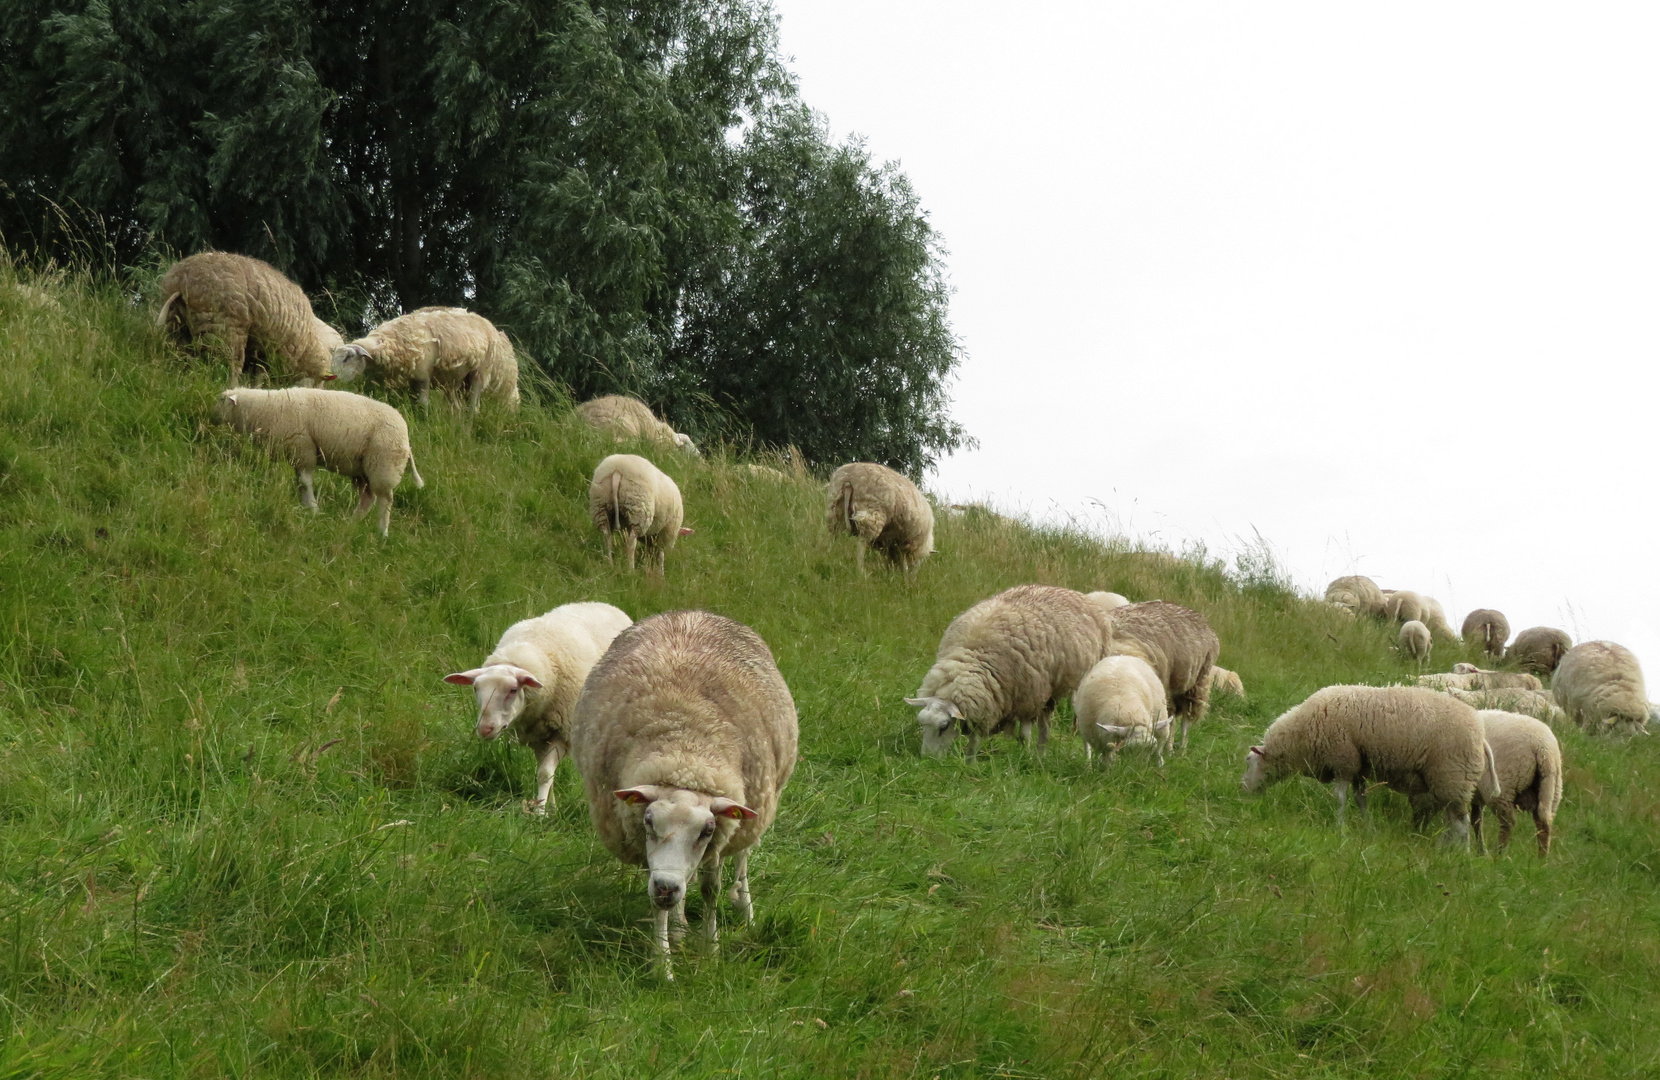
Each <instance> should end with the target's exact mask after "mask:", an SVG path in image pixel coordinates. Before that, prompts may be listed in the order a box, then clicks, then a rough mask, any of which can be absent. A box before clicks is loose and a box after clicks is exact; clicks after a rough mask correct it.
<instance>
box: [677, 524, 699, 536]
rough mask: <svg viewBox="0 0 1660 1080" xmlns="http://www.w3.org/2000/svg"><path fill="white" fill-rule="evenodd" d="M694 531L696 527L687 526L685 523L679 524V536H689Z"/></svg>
mask: <svg viewBox="0 0 1660 1080" xmlns="http://www.w3.org/2000/svg"><path fill="white" fill-rule="evenodd" d="M695 532H697V530H696V529H691V528H687V527H686V526H685V525H682V526H680V535H681V536H690V535H692V534H693V533H695Z"/></svg>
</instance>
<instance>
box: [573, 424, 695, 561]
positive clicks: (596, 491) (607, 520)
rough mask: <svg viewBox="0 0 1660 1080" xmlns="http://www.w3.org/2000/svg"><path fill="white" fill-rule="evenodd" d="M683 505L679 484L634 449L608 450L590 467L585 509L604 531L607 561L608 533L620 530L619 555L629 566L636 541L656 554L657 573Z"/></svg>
mask: <svg viewBox="0 0 1660 1080" xmlns="http://www.w3.org/2000/svg"><path fill="white" fill-rule="evenodd" d="M685 513H686V511H685V508H684V506H683V505H682V504H681V501H680V488H679V487H678V486H677V485H676V484H675V482H674V481H673V480H672V479H671V478H670V477H669V476H668V474H666V473H664V472H663V471H662V470H661V469H659V468H658V467H657V466H655V465H653V464H652V463H651V462H649V461H647V460H646V459H645V458H643V457H640V456H639V455H637V454H612V455H611V456H610V457H608V458H606V459H605V460H604V461H601V462H600V463H599V465H598V467H596V468H595V469H594V479H593V481H592V482H591V483H590V484H589V485H588V515H589V516H590V517H591V518H593V521H594V524H595V525H597V526H599V531H600V532H601V533H603V534H604V536H605V561H606V562H610V561H611V534H612V533H614V532H620V533H622V534H623V555H624V557H625V558H626V560H627V562H628V568H629V569H630V570H632V569H634V551H635V546H636V545H637V544H644V545H645V546H646V550H647V551H650V552H653V553H655V554H656V556H657V574H658V576H659V577H661V576H662V575H663V570H664V562H665V560H666V558H667V556H668V553H669V551H670V550H671V549H672V548H673V547H674V542H675V541H676V540H677V539H679V537H680V536H681V534H683V533H690V532H691V531H692V530H690V529H685V528H682V527H681V525H680V523H681V521H683V520H684V518H685Z"/></svg>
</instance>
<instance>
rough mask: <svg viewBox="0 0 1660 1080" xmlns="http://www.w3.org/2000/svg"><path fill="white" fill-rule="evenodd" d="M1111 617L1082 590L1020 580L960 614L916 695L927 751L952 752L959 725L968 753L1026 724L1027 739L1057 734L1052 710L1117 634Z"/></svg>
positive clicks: (1024, 738) (1023, 732)
mask: <svg viewBox="0 0 1660 1080" xmlns="http://www.w3.org/2000/svg"><path fill="white" fill-rule="evenodd" d="M1111 633H1112V631H1111V629H1110V628H1109V627H1108V625H1107V622H1106V616H1105V615H1104V614H1102V612H1101V610H1100V609H1099V608H1098V607H1096V606H1095V605H1094V604H1092V603H1090V602H1089V601H1088V600H1085V599H1084V597H1083V594H1082V593H1078V592H1074V591H1073V590H1071V589H1061V588H1056V587H1054V586H1051V585H1017V586H1015V587H1014V588H1012V589H1006V590H1004V591H1003V592H1000V593H998V594H997V595H996V596H993V597H991V598H989V599H986V600H982V601H980V602H979V603H978V604H975V605H974V606H973V607H971V608H969V609H968V610H967V611H965V612H963V613H962V614H961V615H958V616H957V617H956V618H955V619H953V620H952V622H951V625H950V626H948V627H946V629H945V633H944V634H943V635H942V636H941V638H940V644H939V650H938V652H937V653H936V654H935V660H934V666H933V667H932V668H930V669H929V670H928V674H927V675H926V676H924V677H923V680H922V686H921V688H920V689H918V690H917V692H916V696H915V697H909V698H906V699H905V703H906V704H907V705H911V706H914V707H916V708H917V709H918V710H919V711H918V713H917V718H916V720H917V726H918V727H919V728H921V730H922V752H923V753H924V754H927V755H930V756H935V757H937V756H939V755H942V754H944V753H945V752H946V750H947V749H948V748H949V747H950V746H951V743H952V741H953V740H955V739H956V737H957V732H958V731H959V730H961V731H962V732H963V733H964V734H966V735H967V736H968V757H969V758H970V759H972V758H974V757H975V755H976V754H978V753H979V750H980V740H981V739H982V738H985V737H987V736H989V735H992V734H995V733H996V732H998V731H1002V730H1004V729H1006V728H1009V727H1014V726H1018V728H1019V731H1020V741H1021V742H1022V743H1025V744H1028V745H1030V743H1031V736H1032V729H1033V727H1034V725H1035V726H1036V728H1037V746H1038V748H1039V749H1040V750H1041V749H1042V747H1043V746H1044V745H1045V744H1046V743H1047V742H1048V741H1049V715H1050V713H1051V712H1053V711H1054V708H1055V705H1056V704H1057V703H1058V702H1059V701H1060V700H1061V699H1062V698H1065V697H1067V696H1068V695H1069V694H1071V693H1072V691H1073V690H1075V689H1076V688H1077V686H1078V683H1079V682H1080V681H1081V680H1082V679H1083V677H1084V676H1085V675H1086V674H1088V673H1089V669H1090V668H1092V667H1094V666H1095V662H1096V661H1097V660H1100V659H1101V657H1102V656H1104V655H1105V654H1106V646H1107V643H1108V642H1109V641H1110V640H1111Z"/></svg>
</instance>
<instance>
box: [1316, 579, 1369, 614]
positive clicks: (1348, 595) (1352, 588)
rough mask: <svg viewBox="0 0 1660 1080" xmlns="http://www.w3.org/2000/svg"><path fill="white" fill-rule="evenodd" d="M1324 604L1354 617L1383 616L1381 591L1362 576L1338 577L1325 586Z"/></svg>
mask: <svg viewBox="0 0 1660 1080" xmlns="http://www.w3.org/2000/svg"><path fill="white" fill-rule="evenodd" d="M1326 602H1327V603H1330V604H1336V605H1338V606H1339V607H1342V608H1346V609H1348V610H1349V611H1350V612H1351V613H1353V614H1355V615H1371V616H1374V617H1377V616H1381V615H1382V614H1383V590H1381V589H1379V588H1378V583H1377V582H1375V581H1373V580H1372V579H1371V578H1369V577H1367V576H1365V575H1364V574H1350V575H1348V576H1347V577H1340V578H1338V579H1336V580H1335V581H1333V582H1332V583H1331V584H1330V585H1327V586H1326Z"/></svg>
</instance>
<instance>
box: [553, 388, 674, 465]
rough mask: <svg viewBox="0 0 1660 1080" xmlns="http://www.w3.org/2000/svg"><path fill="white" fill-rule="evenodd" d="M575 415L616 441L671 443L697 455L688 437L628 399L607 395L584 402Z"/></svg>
mask: <svg viewBox="0 0 1660 1080" xmlns="http://www.w3.org/2000/svg"><path fill="white" fill-rule="evenodd" d="M576 415H577V416H579V417H581V418H582V421H583V423H585V424H587V425H588V426H589V427H591V428H594V429H595V430H598V431H609V432H611V433H612V434H614V435H615V436H616V437H617V441H618V442H622V441H623V440H624V439H649V440H651V441H652V442H659V443H665V444H667V443H672V444H674V445H675V446H677V447H679V448H680V449H682V450H686V451H689V452H690V453H693V454H699V451H698V448H697V444H696V443H694V442H692V437H691V436H690V435H687V434H686V433H685V432H682V431H676V430H674V428H672V427H670V426H669V425H667V424H665V423H663V421H661V420H659V419H657V417H656V415H655V414H654V413H652V411H651V407H650V406H649V405H647V404H646V403H645V402H643V401H637V400H635V399H634V398H631V397H624V396H623V395H621V394H607V395H606V396H604V397H597V398H594V399H593V400H592V401H584V402H583V403H582V404H580V405H578V406H577V407H576ZM700 456H701V455H700Z"/></svg>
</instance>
